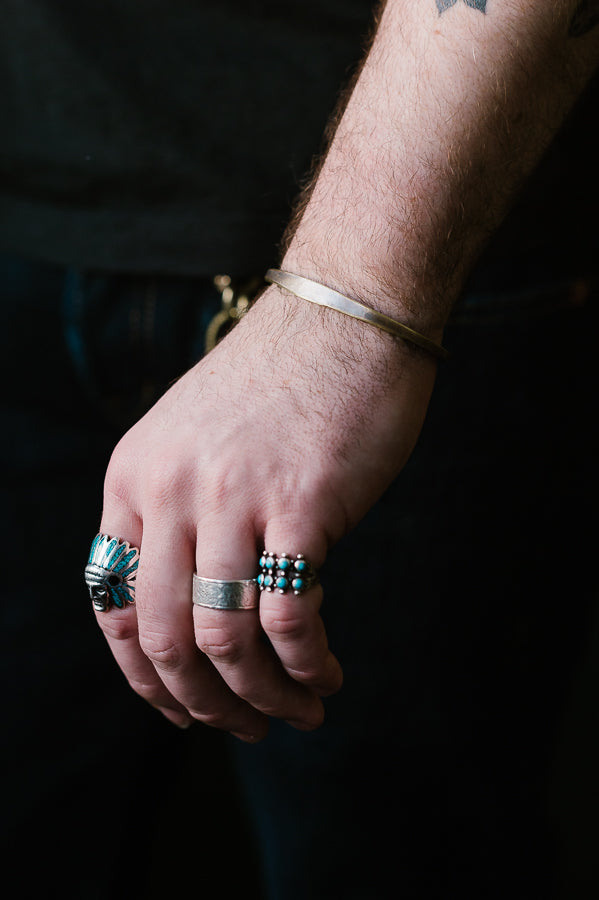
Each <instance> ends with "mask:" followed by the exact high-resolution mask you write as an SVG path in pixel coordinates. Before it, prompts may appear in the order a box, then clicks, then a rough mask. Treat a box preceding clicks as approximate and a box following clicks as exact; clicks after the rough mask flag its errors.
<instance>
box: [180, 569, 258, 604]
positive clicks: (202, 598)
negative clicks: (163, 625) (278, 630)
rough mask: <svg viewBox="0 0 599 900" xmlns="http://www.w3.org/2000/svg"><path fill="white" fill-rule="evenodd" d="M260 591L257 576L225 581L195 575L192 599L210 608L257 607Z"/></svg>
mask: <svg viewBox="0 0 599 900" xmlns="http://www.w3.org/2000/svg"><path fill="white" fill-rule="evenodd" d="M259 597H260V591H259V590H258V584H257V582H256V579H255V578H245V579H238V580H228V581H225V580H223V579H220V578H202V577H201V576H200V575H194V576H193V590H192V600H193V602H194V603H195V605H196V606H205V607H208V608H209V609H255V608H256V607H257V606H258V598H259Z"/></svg>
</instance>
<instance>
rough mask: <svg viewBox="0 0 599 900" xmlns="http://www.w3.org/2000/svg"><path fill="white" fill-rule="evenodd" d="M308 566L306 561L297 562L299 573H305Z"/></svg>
mask: <svg viewBox="0 0 599 900" xmlns="http://www.w3.org/2000/svg"><path fill="white" fill-rule="evenodd" d="M307 566H308V563H307V562H306V561H305V560H304V559H298V560H296V563H295V568H296V569H297V571H298V572H305V570H306V568H307Z"/></svg>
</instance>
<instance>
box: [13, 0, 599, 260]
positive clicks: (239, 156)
mask: <svg viewBox="0 0 599 900" xmlns="http://www.w3.org/2000/svg"><path fill="white" fill-rule="evenodd" d="M373 5H374V4H373V3H372V2H371V0H276V2H269V0H144V2H143V3H139V2H136V0H101V2H100V0H87V2H85V3H81V2H80V0H61V2H59V3H57V2H55V0H5V2H4V3H3V4H2V11H1V27H0V116H1V118H2V122H3V129H2V137H1V138H0V248H2V249H3V250H5V251H11V252H18V253H20V254H24V255H26V256H31V257H35V258H38V259H46V260H49V261H54V262H60V263H69V264H74V265H78V266H84V267H91V268H100V269H111V270H120V271H144V272H149V271H155V272H172V273H189V274H201V275H204V274H212V273H214V272H217V271H228V272H238V273H241V272H261V271H262V270H263V269H264V268H265V267H266V266H268V265H269V264H271V263H272V262H273V261H274V257H275V248H276V244H277V242H278V241H279V239H280V237H281V235H282V232H283V229H284V226H285V224H286V222H287V219H288V217H289V213H290V209H291V206H292V203H293V201H294V199H295V197H296V195H297V193H298V190H299V187H300V184H301V180H302V177H303V176H304V175H305V174H306V171H307V169H308V168H309V165H310V161H311V158H312V157H313V155H314V154H315V153H317V152H318V150H319V148H320V147H321V145H322V143H321V142H322V134H323V131H324V127H325V124H326V122H327V119H328V117H329V115H330V113H331V110H332V109H333V107H334V104H335V99H336V97H337V95H338V92H339V88H340V87H341V86H342V85H343V83H344V82H345V81H347V80H348V78H349V76H350V73H351V70H352V68H353V67H354V66H355V65H356V63H357V61H358V60H359V59H360V57H361V56H362V53H363V47H364V43H365V36H366V35H367V33H368V30H369V27H370V23H371V17H372V8H373ZM595 93H596V92H595ZM591 102H592V98H591V100H590V101H589V102H588V103H587V104H586V105H587V106H590V105H591ZM579 119H580V121H578V120H576V119H573V121H572V125H571V126H570V128H569V129H568V130H567V131H566V133H565V134H564V136H563V138H562V140H561V142H560V143H559V145H556V147H555V148H554V150H553V151H552V154H551V156H550V157H548V159H547V160H546V162H545V164H544V166H543V167H542V169H541V171H540V173H539V175H538V177H537V181H536V182H533V183H532V184H531V186H530V187H529V189H528V192H527V196H525V197H524V198H523V202H522V204H521V206H520V208H519V210H518V214H517V215H516V216H514V217H512V220H511V223H508V225H507V226H506V228H504V229H503V231H502V234H501V235H500V237H499V238H498V240H497V241H496V242H495V244H494V247H493V248H492V251H491V252H492V253H495V257H496V258H498V259H499V260H503V259H504V258H509V257H513V256H514V255H518V254H521V255H524V256H526V255H528V256H529V257H530V258H533V257H534V258H535V259H537V257H538V258H540V260H541V262H542V260H543V259H544V258H545V257H546V258H547V260H548V261H549V262H552V264H554V265H557V258H558V255H560V254H561V253H562V251H563V256H564V264H566V265H567V266H574V269H575V270H576V271H577V273H578V274H579V273H580V270H581V267H582V268H584V267H585V265H587V261H588V259H589V258H591V257H592V255H593V254H594V252H595V243H596V235H595V234H594V232H593V231H592V229H590V228H589V227H588V226H586V220H587V213H588V212H590V211H591V210H592V211H593V212H594V210H595V209H596V208H597V200H598V199H599V198H598V190H597V179H596V177H595V172H594V170H593V165H594V163H595V161H596V159H597V151H598V149H599V142H598V140H597V135H596V134H591V126H590V123H591V122H592V119H591V117H590V116H589V115H588V112H587V113H586V114H585V112H584V110H581V115H580V116H579ZM593 126H594V122H593ZM583 222H584V223H585V227H583V225H582V223H583ZM557 248H560V254H556V250H557ZM573 254H574V258H573ZM500 268H501V267H500Z"/></svg>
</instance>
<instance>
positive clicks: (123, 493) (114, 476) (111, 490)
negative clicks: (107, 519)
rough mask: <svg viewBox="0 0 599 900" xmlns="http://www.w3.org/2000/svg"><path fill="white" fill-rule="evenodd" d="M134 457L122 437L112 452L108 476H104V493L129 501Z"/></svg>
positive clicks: (122, 500)
mask: <svg viewBox="0 0 599 900" xmlns="http://www.w3.org/2000/svg"><path fill="white" fill-rule="evenodd" d="M133 466H134V463H133V459H132V456H131V454H130V453H129V451H128V449H127V446H126V443H125V439H124V438H123V439H121V441H120V443H119V444H117V446H116V447H115V449H114V450H113V452H112V456H111V457H110V461H109V463H108V467H107V469H106V476H105V478H104V493H105V494H106V495H107V496H110V497H114V498H115V499H116V500H118V501H121V502H127V500H128V497H129V495H130V493H131V483H132V477H131V476H132V471H133Z"/></svg>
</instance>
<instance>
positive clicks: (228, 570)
mask: <svg viewBox="0 0 599 900" xmlns="http://www.w3.org/2000/svg"><path fill="white" fill-rule="evenodd" d="M222 527H223V526H222V523H220V522H219V521H217V520H216V519H215V520H214V521H210V520H204V521H203V522H202V525H201V533H200V535H199V536H198V542H197V551H196V566H197V572H198V574H199V575H202V576H203V577H206V578H219V579H223V580H226V579H239V578H249V577H253V576H255V574H256V568H257V560H258V553H257V551H256V543H255V541H254V538H253V530H252V529H251V527H249V526H245V524H244V523H239V524H238V525H237V526H236V527H235V528H234V530H233V531H232V530H231V528H228V529H227V531H226V533H224V532H223V531H222ZM219 529H220V530H219ZM208 536H209V539H208ZM218 548H222V550H221V552H220V553H219V552H218ZM256 592H257V593H258V589H257V588H256ZM194 622H195V633H196V641H197V645H198V647H199V648H200V650H201V651H202V653H203V654H204V655H205V656H206V657H207V658H208V659H209V660H210V661H211V663H212V665H213V666H214V668H215V669H216V670H217V671H218V672H219V673H220V675H221V676H222V678H223V680H224V681H225V682H226V683H227V684H228V686H229V687H230V688H231V690H232V691H233V692H234V693H235V694H237V695H238V696H239V697H243V699H244V700H246V701H247V703H249V704H251V705H252V706H253V707H254V708H255V709H258V710H260V712H262V713H264V714H265V715H268V716H275V717H277V718H282V719H285V720H286V721H288V722H290V723H291V724H293V725H294V726H295V727H298V728H301V729H306V730H309V729H312V728H316V727H317V726H318V725H320V724H321V722H322V719H323V707H322V702H321V700H320V698H319V697H318V696H317V694H316V692H315V691H313V690H312V689H311V688H310V687H309V686H307V685H302V684H301V683H300V682H299V681H298V680H296V679H294V678H293V677H291V676H290V675H289V673H288V672H286V671H285V669H284V667H282V666H281V662H280V660H279V659H278V657H277V655H276V653H275V652H274V650H273V648H272V646H271V645H270V644H269V643H268V642H266V641H264V635H263V633H262V628H261V625H260V619H259V616H258V611H257V610H253V609H252V610H247V609H245V610H222V609H208V608H205V607H202V606H195V607H194Z"/></svg>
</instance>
